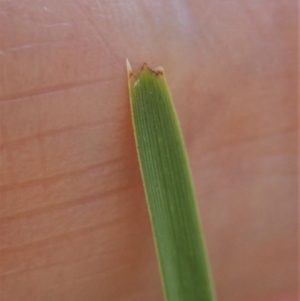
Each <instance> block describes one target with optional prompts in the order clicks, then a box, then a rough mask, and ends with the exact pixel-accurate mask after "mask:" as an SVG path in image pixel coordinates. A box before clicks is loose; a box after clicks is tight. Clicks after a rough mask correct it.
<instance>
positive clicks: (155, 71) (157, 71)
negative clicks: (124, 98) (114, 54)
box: [126, 59, 164, 79]
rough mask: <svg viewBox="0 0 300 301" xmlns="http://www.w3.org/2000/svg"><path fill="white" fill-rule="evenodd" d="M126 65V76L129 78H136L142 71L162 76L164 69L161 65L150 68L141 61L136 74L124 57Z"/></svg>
mask: <svg viewBox="0 0 300 301" xmlns="http://www.w3.org/2000/svg"><path fill="white" fill-rule="evenodd" d="M126 66H127V73H128V78H130V79H132V78H137V77H138V76H139V74H140V73H141V72H143V71H148V72H151V73H152V74H154V75H155V76H163V75H164V69H163V67H161V66H159V67H156V68H153V69H152V68H150V67H149V66H148V65H147V63H143V65H142V67H141V69H140V70H139V71H138V73H137V74H135V73H133V71H132V68H131V65H130V63H129V61H128V59H126Z"/></svg>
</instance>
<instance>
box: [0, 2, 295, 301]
mask: <svg viewBox="0 0 300 301" xmlns="http://www.w3.org/2000/svg"><path fill="white" fill-rule="evenodd" d="M296 6H297V3H293V1H288V2H287V1H279V0H273V1H271V0H262V1H246V0H242V1H221V0H217V1H206V0H203V1H195V0H194V1H192V0H187V1H173V2H171V1H169V2H167V1H156V0H154V1H109V0H103V1H92V0H86V1H82V0H76V1H37V0H28V1H17V0H12V1H6V2H5V1H1V2H0V28H1V34H0V99H1V102H0V125H1V128H0V135H1V139H0V151H1V152H0V154H1V155H0V158H1V168H0V182H1V200H0V202H1V203H0V204H1V213H0V218H1V226H0V229H1V230H0V231H1V232H0V245H1V253H0V262H1V272H0V275H1V278H0V279H1V285H0V287H1V295H0V297H1V300H7V301H19V300H22V301H29V300H30V301H40V300H43V301H52V300H56V301H81V300H85V301H94V300H110V301H129V300H130V301H140V300H143V301H150V300H151V301H153V300H156V301H159V300H162V292H161V287H160V280H159V273H158V267H157V263H156V258H155V252H154V247H153V240H152V236H151V229H150V224H149V219H148V213H147V208H146V203H145V199H144V194H143V189H142V183H141V178H140V173H139V168H138V163H137V157H136V152H135V146H134V139H133V134H132V126H131V120H130V110H129V99H128V91H127V82H126V67H125V59H126V58H128V59H129V60H130V62H131V64H132V66H133V68H134V69H135V70H138V68H139V67H140V66H141V64H142V63H143V62H144V61H146V62H147V63H148V64H149V65H150V66H152V67H156V66H157V65H162V66H163V67H164V68H165V71H166V75H167V80H168V82H169V85H170V89H171V93H172V95H173V98H174V102H175V106H176V109H177V112H178V116H179V119H180V123H181V125H182V130H183V134H184V138H185V141H186V146H187V151H188V156H189V159H190V163H191V170H192V174H193V179H194V183H195V188H196V194H197V199H198V200H199V208H200V214H201V218H202V223H203V226H204V233H205V237H206V241H207V244H208V250H209V255H210V259H211V265H212V271H213V275H214V279H215V286H216V290H217V295H218V300H219V301H229V300H230V301H237V300H239V301H240V300H243V301H244V300H245V301H250V300H255V301H256V300H257V301H258V300H260V299H261V300H272V301H273V300H274V301H275V300H278V301H279V300H280V301H291V300H293V301H295V300H296V298H297V297H296V291H297V283H296V278H297V277H296V276H297V269H296V263H297V252H296V251H297V246H296V232H297V229H296V223H297V216H296V210H297V203H296V191H297V182H296V181H297V170H296V166H297V157H296V155H297V151H296V131H297V115H296V114H297V113H296V112H297V110H296V108H297V104H296V97H297V70H296V64H297V44H296V43H297V31H296V28H297V7H296ZM286 294H287V295H286ZM280 296H286V297H282V298H283V299H276V298H277V297H278V298H280ZM289 296H290V297H289ZM293 296H295V297H293ZM272 298H273V299H272ZM284 298H286V299H284Z"/></svg>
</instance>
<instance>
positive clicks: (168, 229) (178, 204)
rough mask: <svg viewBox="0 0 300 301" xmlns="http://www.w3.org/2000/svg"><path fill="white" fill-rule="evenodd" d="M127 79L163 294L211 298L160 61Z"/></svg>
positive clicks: (176, 298) (188, 299)
mask: <svg viewBox="0 0 300 301" xmlns="http://www.w3.org/2000/svg"><path fill="white" fill-rule="evenodd" d="M127 69H128V85H129V94H130V103H131V114H132V120H133V127H134V134H135V140H136V146H137V152H138V157H139V164H140V169H141V173H142V178H143V184H144V189H145V194H146V199H147V204H148V209H149V214H150V219H151V224H152V230H153V235H154V240H155V246H156V251H157V256H158V261H159V267H160V272H161V278H162V283H163V290H164V295H165V299H166V300H167V301H212V300H214V294H213V289H212V284H211V280H210V273H209V267H208V262H207V259H206V252H205V245H204V242H203V238H202V235H201V230H200V223H199V218H198V213H197V206H196V201H195V196H194V191H193V187H192V181H191V176H190V171H189V167H188V161H187V157H186V154H185V148H184V144H183V139H182V135H181V132H180V128H179V124H178V121H177V117H176V114H175V110H174V107H173V104H172V101H171V97H170V94H169V91H168V87H167V84H166V80H165V76H164V71H163V69H162V68H161V67H159V68H156V69H154V70H152V69H150V68H149V67H148V66H147V65H146V64H144V65H143V67H142V69H141V70H140V72H139V73H138V74H137V75H134V74H133V72H132V70H131V67H130V65H129V62H128V61H127Z"/></svg>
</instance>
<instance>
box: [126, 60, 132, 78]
mask: <svg viewBox="0 0 300 301" xmlns="http://www.w3.org/2000/svg"><path fill="white" fill-rule="evenodd" d="M126 67H127V74H128V78H131V77H132V76H133V71H132V68H131V65H130V63H129V60H128V59H126Z"/></svg>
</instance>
